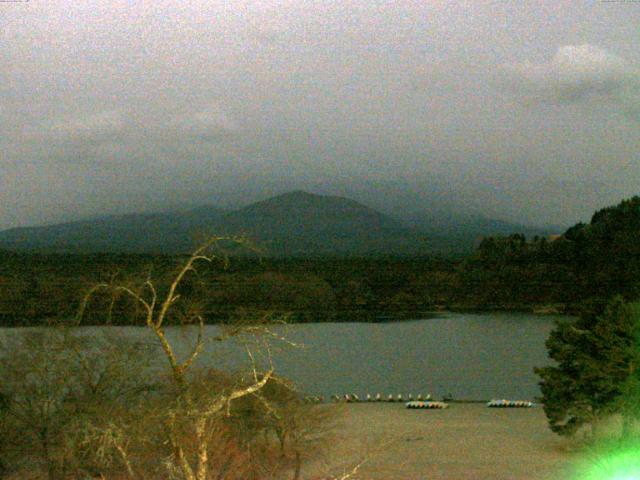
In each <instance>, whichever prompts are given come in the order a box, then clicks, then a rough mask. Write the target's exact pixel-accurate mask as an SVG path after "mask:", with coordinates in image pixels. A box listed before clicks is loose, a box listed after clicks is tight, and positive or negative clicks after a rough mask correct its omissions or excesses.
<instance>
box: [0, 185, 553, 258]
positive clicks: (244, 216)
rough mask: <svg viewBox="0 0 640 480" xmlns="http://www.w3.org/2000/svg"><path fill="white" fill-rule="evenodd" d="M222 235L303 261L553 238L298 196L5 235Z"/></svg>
mask: <svg viewBox="0 0 640 480" xmlns="http://www.w3.org/2000/svg"><path fill="white" fill-rule="evenodd" d="M472 218H473V221H472V220H471V219H472ZM510 227H513V228H510ZM214 233H215V234H241V235H246V236H247V237H249V238H251V239H254V240H255V241H256V242H257V244H258V245H260V246H262V247H263V248H264V249H265V251H266V252H267V254H271V255H277V256H287V255H295V256H302V255H369V254H398V255H402V254H432V253H462V252H467V251H471V250H472V249H473V247H474V245H475V244H477V242H478V241H479V240H480V239H481V238H482V237H483V236H487V235H496V234H508V233H525V234H530V235H533V234H539V235H541V234H546V233H547V232H545V231H543V230H542V229H535V228H529V227H523V226H520V225H513V224H509V223H508V222H502V221H498V220H492V219H484V218H482V217H460V216H458V217H455V216H451V217H449V218H446V219H443V218H442V217H439V218H429V216H428V215H425V216H423V217H422V218H414V219H413V220H408V221H406V220H405V221H401V220H399V219H397V218H394V217H392V216H389V215H386V214H384V213H381V212H379V211H377V210H374V209H372V208H370V207H368V206H366V205H363V204H362V203H359V202H357V201H355V200H352V199H349V198H345V197H338V196H325V195H316V194H311V193H307V192H303V191H294V192H290V193H285V194H282V195H278V196H275V197H271V198H268V199H266V200H263V201H259V202H255V203H252V204H250V205H247V206H245V207H242V208H239V209H236V210H230V211H229V210H222V209H219V208H216V207H213V206H202V207H197V208H194V209H190V210H185V211H174V212H163V213H144V214H129V215H118V216H108V217H100V218H96V219H90V220H83V221H77V222H69V223H63V224H57V225H51V226H42V227H26V228H14V229H10V230H5V231H3V232H0V247H2V248H7V249H14V250H31V251H60V252H78V253H87V252H146V253H177V252H187V251H189V250H190V249H191V248H193V246H194V244H195V243H196V242H197V238H198V236H202V235H207V234H214Z"/></svg>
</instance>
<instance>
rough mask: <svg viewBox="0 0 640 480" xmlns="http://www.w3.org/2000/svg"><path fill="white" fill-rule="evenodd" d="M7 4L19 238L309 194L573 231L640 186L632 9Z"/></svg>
mask: <svg viewBox="0 0 640 480" xmlns="http://www.w3.org/2000/svg"><path fill="white" fill-rule="evenodd" d="M1 10H2V12H1V14H2V17H1V18H0V38H1V40H2V42H3V48H1V49H0V131H1V133H2V134H1V135H0V205H2V206H3V207H5V208H0V228H5V227H10V226H17V225H28V224H33V223H38V222H41V221H56V220H57V219H60V218H65V219H68V218H73V217H74V216H77V215H81V216H89V215H92V214H103V213H111V212H116V211H117V212H125V211H132V210H137V211H142V210H149V209H157V208H164V207H165V206H171V205H174V204H197V203H219V204H224V203H229V202H231V203H235V204H238V203H243V202H249V201H252V200H256V199H259V198H261V197H264V196H267V195H270V194H275V193H279V192H282V191H285V190H288V189H294V188H308V189H311V190H313V191H316V192H320V193H333V194H342V195H353V196H355V197H357V198H361V199H366V200H367V202H369V203H372V204H373V205H374V206H376V207H378V208H383V209H391V210H394V211H397V212H402V211H405V210H406V209H413V210H419V209H429V208H436V206H437V205H436V204H442V205H445V206H447V207H448V206H455V207H456V208H458V209H461V210H469V209H475V210H476V211H479V212H481V213H486V214H490V215H494V216H498V217H506V218H509V219H514V220H518V221H532V222H535V223H547V222H551V223H570V222H573V221H576V220H578V219H584V218H586V217H587V216H588V215H589V214H590V213H591V211H592V210H593V209H594V208H597V207H598V206H601V205H603V204H607V203H610V202H611V201H612V199H613V200H615V199H619V198H623V197H624V196H628V195H630V194H633V193H637V190H638V187H637V186H638V185H639V184H640V131H639V129H638V128H637V126H638V125H637V123H635V122H630V121H629V116H633V115H637V117H636V118H640V108H639V105H640V103H639V102H638V101H637V100H636V99H637V95H638V75H637V71H638V65H640V51H639V50H638V48H637V45H638V44H640V30H638V28H637V18H634V15H633V14H630V12H632V13H633V12H635V11H636V9H635V7H634V6H631V5H624V4H622V3H621V4H610V3H607V2H587V1H585V2H580V1H578V2H576V1H563V0H540V1H537V2H475V1H474V2H471V1H455V2H454V1H451V2H426V1H420V0H400V1H398V2H387V1H383V0H369V1H365V0H345V1H340V2H326V1H324V0H260V1H256V0H237V1H234V2H212V1H210V0H192V1H189V2H179V1H177V0H176V1H174V0H167V1H162V2H130V1H126V0H109V1H107V0H86V1H85V0H83V1H76V2H68V1H65V0H49V1H47V2H37V1H32V2H28V3H24V4H14V3H12V4H3V5H2V7H1ZM558 45H565V47H561V48H558ZM496 76H497V77H499V80H500V81H501V82H502V83H498V84H497V83H496V81H495V80H496ZM505 80H508V85H509V86H510V89H506V88H505V84H504V82H505ZM496 87H499V88H496ZM623 114H624V115H623ZM625 115H626V116H625ZM549 179H554V181H550V180H549ZM593 179H597V181H593ZM568 182H575V183H576V184H577V185H587V186H593V188H584V189H577V188H570V185H572V184H571V183H568ZM381 185H383V186H381ZM407 192H412V193H411V195H409V194H407ZM376 199H379V200H376ZM43 205H44V206H43ZM43 212H46V213H43Z"/></svg>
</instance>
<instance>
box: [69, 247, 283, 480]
mask: <svg viewBox="0 0 640 480" xmlns="http://www.w3.org/2000/svg"><path fill="white" fill-rule="evenodd" d="M228 241H231V242H234V243H236V244H242V245H246V244H247V242H246V241H245V240H244V239H242V238H229V237H212V238H210V239H208V240H207V241H206V242H204V243H203V244H202V245H201V246H200V247H199V248H197V249H196V250H195V251H194V252H193V253H192V254H191V255H190V256H189V257H188V258H187V259H186V260H185V262H184V263H183V264H182V266H181V267H180V268H179V270H178V272H177V273H176V275H175V277H173V279H172V281H171V283H170V285H169V288H168V290H167V292H166V293H165V294H164V295H161V294H159V289H158V288H157V287H156V285H155V284H154V282H153V281H152V279H151V278H150V276H148V277H147V279H146V281H145V282H144V284H143V285H142V287H141V288H138V289H136V288H133V287H131V286H127V285H119V284H116V283H113V282H112V283H99V284H97V285H95V286H93V287H92V288H91V289H90V290H89V291H88V292H87V294H86V295H85V296H84V299H83V301H82V304H81V308H80V311H79V314H78V320H79V321H81V319H82V317H83V314H84V312H85V309H86V307H87V304H88V302H89V300H90V299H91V297H92V296H93V295H94V294H96V292H99V291H100V290H106V291H108V292H110V293H111V294H112V298H114V296H115V295H118V294H121V295H125V296H128V297H130V298H132V299H133V300H134V301H135V302H137V303H138V304H139V305H141V307H142V309H143V311H144V313H145V315H144V322H145V325H146V327H147V328H148V329H149V330H150V331H151V332H153V334H154V336H155V337H156V338H157V340H158V341H159V344H160V346H161V348H162V351H163V352H164V356H165V358H166V359H167V361H168V363H169V367H170V372H171V378H172V381H173V383H174V385H175V387H176V388H175V393H174V399H173V400H174V403H173V408H171V409H169V410H167V411H166V412H165V413H164V417H165V418H164V419H163V421H164V423H165V425H167V427H168V429H167V432H168V436H169V442H170V444H171V446H172V449H173V455H172V459H171V462H172V463H173V464H175V466H176V467H177V468H178V470H179V471H180V472H181V475H182V477H183V478H184V479H185V480H207V479H208V478H209V454H210V449H211V440H212V433H213V432H214V431H215V430H216V428H217V427H218V420H219V418H220V416H225V415H226V416H229V415H230V412H231V405H232V403H233V402H235V401H237V400H239V399H241V398H244V397H247V396H252V395H253V396H255V397H256V398H260V399H261V401H265V402H266V400H265V399H264V397H262V396H259V395H258V393H259V391H260V390H261V389H263V388H264V387H265V385H267V383H268V382H270V381H273V380H275V377H274V368H273V362H272V360H271V349H270V343H269V339H278V340H284V338H283V337H282V336H280V335H278V334H277V333H276V332H274V331H273V330H271V329H270V328H268V327H267V326H266V325H244V326H234V327H229V328H226V329H223V333H222V334H221V335H219V336H217V337H215V338H214V340H216V341H222V340H225V339H227V338H230V337H238V336H240V335H246V334H248V335H252V336H254V337H255V338H256V341H255V342H254V343H253V345H252V346H250V345H249V343H245V348H246V352H247V355H248V358H249V360H250V362H251V374H250V378H248V379H246V380H244V381H240V382H238V383H237V384H235V385H233V386H232V387H231V388H228V389H224V390H222V391H217V392H215V393H209V394H208V395H203V392H202V391H198V392H197V395H196V391H195V390H194V388H192V385H190V384H189V377H188V373H189V372H190V370H191V367H192V366H193V364H194V361H195V360H196V358H198V356H199V355H200V354H201V352H202V350H203V347H204V342H205V328H204V318H203V316H202V314H201V313H197V312H191V314H190V318H189V321H190V322H193V323H196V324H197V326H198V332H197V335H196V337H195V339H194V340H193V344H192V346H191V348H190V350H189V353H188V354H187V355H186V356H185V357H184V358H180V357H179V356H178V354H177V353H176V348H175V345H174V344H172V342H171V341H170V339H169V338H168V337H167V334H166V324H167V318H168V315H169V314H170V312H171V311H172V309H174V308H175V307H176V305H177V303H178V301H179V300H180V298H181V296H180V294H179V293H178V290H179V287H180V285H181V283H182V282H183V281H184V280H185V278H186V276H187V275H188V274H190V272H195V270H196V264H198V263H203V262H206V263H210V262H212V261H214V260H215V259H221V260H223V261H226V257H224V256H220V255H219V254H217V253H216V249H215V248H216V247H217V246H218V245H219V244H220V242H228ZM255 346H259V347H261V354H262V357H263V360H265V359H266V363H267V366H266V368H265V369H262V370H261V369H260V368H259V363H258V361H257V359H256V357H257V353H256V350H255ZM185 422H186V423H188V424H189V425H190V426H191V428H192V429H193V433H194V437H195V438H194V439H193V440H194V441H195V452H194V453H190V452H191V448H190V445H189V446H187V445H185V443H184V441H183V440H182V437H181V436H180V435H179V434H178V432H179V431H180V428H184V423H185ZM179 425H181V427H179ZM114 435H115V434H114V433H113V432H112V435H111V436H108V437H105V438H109V439H113V438H116V436H114ZM113 445H114V446H115V448H118V444H116V443H113ZM121 456H123V455H122V454H121ZM127 471H128V472H129V473H130V476H131V477H133V476H134V474H133V468H132V467H131V466H130V465H127Z"/></svg>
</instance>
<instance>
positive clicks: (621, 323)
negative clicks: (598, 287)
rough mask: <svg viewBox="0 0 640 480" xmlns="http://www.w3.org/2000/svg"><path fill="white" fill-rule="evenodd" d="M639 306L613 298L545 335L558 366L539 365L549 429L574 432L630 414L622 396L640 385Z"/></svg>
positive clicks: (625, 395) (626, 396)
mask: <svg viewBox="0 0 640 480" xmlns="http://www.w3.org/2000/svg"><path fill="white" fill-rule="evenodd" d="M635 311H636V309H635V308H634V307H632V305H630V304H628V303H625V301H624V300H623V298H622V297H621V296H615V297H614V298H613V299H612V300H611V301H610V302H609V303H608V304H607V305H606V307H605V308H604V311H603V312H602V313H600V314H583V315H582V316H581V317H579V318H577V319H575V320H562V321H560V322H558V323H557V324H556V327H555V329H554V330H553V331H552V332H551V334H550V336H549V338H548V339H547V342H546V346H547V349H548V351H549V356H550V357H551V358H552V359H553V360H555V362H556V365H554V366H548V367H543V368H536V369H535V372H536V374H538V375H539V376H540V377H541V379H542V380H541V382H540V387H541V391H542V402H543V404H544V411H545V414H546V415H547V419H548V421H549V426H550V427H551V430H553V431H554V432H556V433H558V434H560V435H572V434H574V433H575V432H576V431H577V430H578V429H579V428H580V427H582V426H584V425H590V426H591V431H592V432H593V430H594V429H595V428H596V427H597V423H598V420H599V419H601V418H602V417H603V416H605V415H607V414H611V413H622V414H624V415H625V416H628V415H629V414H632V412H631V410H630V409H629V408H628V402H625V401H624V400H625V399H626V398H629V396H630V395H632V394H633V392H632V391H631V390H635V385H637V384H638V382H637V380H638V378H637V377H638V373H639V372H638V368H637V366H638V365H640V349H639V348H638V332H639V327H640V321H639V319H638V318H637V315H636V313H634V312H635Z"/></svg>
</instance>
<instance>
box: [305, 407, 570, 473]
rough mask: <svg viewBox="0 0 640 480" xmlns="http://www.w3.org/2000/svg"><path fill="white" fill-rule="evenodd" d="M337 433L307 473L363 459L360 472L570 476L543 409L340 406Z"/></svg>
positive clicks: (342, 467)
mask: <svg viewBox="0 0 640 480" xmlns="http://www.w3.org/2000/svg"><path fill="white" fill-rule="evenodd" d="M338 408H339V409H341V411H340V420H339V430H338V431H339V433H338V437H339V438H338V439H337V440H336V441H335V442H334V443H333V444H332V445H331V446H330V447H329V451H328V455H326V458H328V461H327V462H326V463H320V462H315V463H313V464H310V465H307V468H306V470H307V472H306V475H305V477H306V478H328V477H329V476H330V475H329V474H332V475H336V474H339V473H340V472H341V471H348V470H349V469H351V468H352V467H353V466H354V465H356V464H358V463H359V462H360V461H361V460H362V459H363V458H366V459H367V461H366V462H365V463H364V464H363V465H362V466H361V468H360V470H359V472H358V473H359V476H358V477H357V478H360V479H376V480H377V479H407V480H410V479H429V480H437V479H448V480H467V479H468V480H471V479H474V480H475V479H478V480H480V479H492V480H501V479H503V480H551V479H554V480H555V479H565V478H566V479H569V478H570V474H569V473H568V468H569V467H570V465H571V463H572V461H573V460H574V454H572V453H570V452H569V451H568V450H567V449H566V445H565V443H564V441H563V440H562V439H561V438H559V437H558V436H557V435H555V434H554V433H552V432H551V431H550V430H549V429H548V427H547V423H546V418H545V416H544V412H543V410H542V408H540V407H537V408H530V409H497V408H487V407H485V406H484V405H483V404H453V405H451V406H450V407H449V408H448V409H446V410H408V409H406V408H404V405H403V404H399V403H398V404H396V403H391V404H387V403H382V404H380V403H371V404H367V403H362V404H348V405H344V406H340V407H338Z"/></svg>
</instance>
